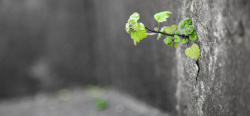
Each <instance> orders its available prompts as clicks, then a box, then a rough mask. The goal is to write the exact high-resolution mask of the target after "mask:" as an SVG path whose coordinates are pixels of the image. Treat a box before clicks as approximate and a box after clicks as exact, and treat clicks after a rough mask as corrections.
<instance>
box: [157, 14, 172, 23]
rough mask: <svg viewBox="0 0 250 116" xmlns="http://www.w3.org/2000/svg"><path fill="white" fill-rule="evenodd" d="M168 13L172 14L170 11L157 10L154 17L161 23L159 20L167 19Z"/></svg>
mask: <svg viewBox="0 0 250 116" xmlns="http://www.w3.org/2000/svg"><path fill="white" fill-rule="evenodd" d="M169 14H172V13H171V12H169V11H164V12H159V13H156V14H155V15H154V18H155V20H156V21H157V22H158V23H161V22H164V21H167V18H168V17H169Z"/></svg>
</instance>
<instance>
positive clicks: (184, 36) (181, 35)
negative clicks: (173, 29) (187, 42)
mask: <svg viewBox="0 0 250 116" xmlns="http://www.w3.org/2000/svg"><path fill="white" fill-rule="evenodd" d="M145 28H146V29H147V30H149V31H151V32H153V33H160V34H163V35H166V36H174V35H178V36H180V37H183V38H188V36H186V35H183V34H168V33H164V32H160V31H155V30H152V29H150V28H148V27H146V26H145Z"/></svg>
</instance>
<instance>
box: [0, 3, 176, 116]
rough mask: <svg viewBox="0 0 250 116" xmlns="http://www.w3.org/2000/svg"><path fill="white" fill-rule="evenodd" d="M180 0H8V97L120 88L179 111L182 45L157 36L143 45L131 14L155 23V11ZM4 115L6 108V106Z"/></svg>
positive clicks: (4, 12) (0, 61)
mask: <svg viewBox="0 0 250 116" xmlns="http://www.w3.org/2000/svg"><path fill="white" fill-rule="evenodd" d="M180 5H181V4H180V3H179V1H172V0H164V1H163V0H153V1H145V0H105V1H103V0H0V17H1V18H0V98H1V101H4V100H8V99H10V98H11V99H12V98H18V97H23V96H33V95H37V94H38V93H39V92H41V91H42V92H52V93H53V92H55V91H58V90H61V89H62V88H72V87H86V86H87V85H98V86H105V87H111V88H115V89H117V90H118V91H122V92H124V93H127V94H129V95H131V96H133V97H134V98H135V99H138V100H140V101H142V102H146V103H147V104H149V105H151V106H153V107H157V108H158V109H160V110H161V111H164V112H169V113H173V114H174V113H175V112H176V111H175V105H176V98H175V90H176V78H175V77H176V73H177V71H176V64H175V62H176V61H175V60H176V59H175V48H169V47H168V46H166V44H164V43H163V40H159V41H156V36H152V37H147V38H146V39H145V40H143V41H141V42H140V43H139V44H138V45H137V46H136V47H135V46H134V44H133V41H132V40H131V38H130V35H128V34H127V33H126V31H125V23H126V22H127V19H128V18H129V16H130V15H131V14H132V13H134V12H138V13H139V14H140V20H139V21H140V22H143V23H144V24H145V25H147V26H148V27H150V28H153V27H155V26H156V25H157V24H156V21H155V19H154V18H153V15H154V14H155V13H157V12H160V11H166V10H169V11H171V12H172V13H173V14H172V15H171V16H170V18H169V20H168V21H167V23H164V24H165V25H171V24H175V23H177V22H178V21H180V20H181V19H179V17H178V15H177V14H178V13H179V10H178V9H179V7H180ZM0 115H1V112H0Z"/></svg>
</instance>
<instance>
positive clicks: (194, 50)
mask: <svg viewBox="0 0 250 116" xmlns="http://www.w3.org/2000/svg"><path fill="white" fill-rule="evenodd" d="M185 53H186V55H187V57H189V58H195V59H198V58H200V55H201V52H200V48H199V46H198V45H197V44H193V45H192V46H191V47H190V48H187V49H186V50H185Z"/></svg>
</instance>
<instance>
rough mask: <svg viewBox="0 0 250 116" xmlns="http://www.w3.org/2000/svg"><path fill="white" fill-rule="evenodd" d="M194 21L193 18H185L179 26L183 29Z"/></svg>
mask: <svg viewBox="0 0 250 116" xmlns="http://www.w3.org/2000/svg"><path fill="white" fill-rule="evenodd" d="M191 23H192V19H191V18H186V19H183V20H182V21H180V23H179V28H180V29H182V28H184V27H185V26H188V25H190V24H191Z"/></svg>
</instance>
